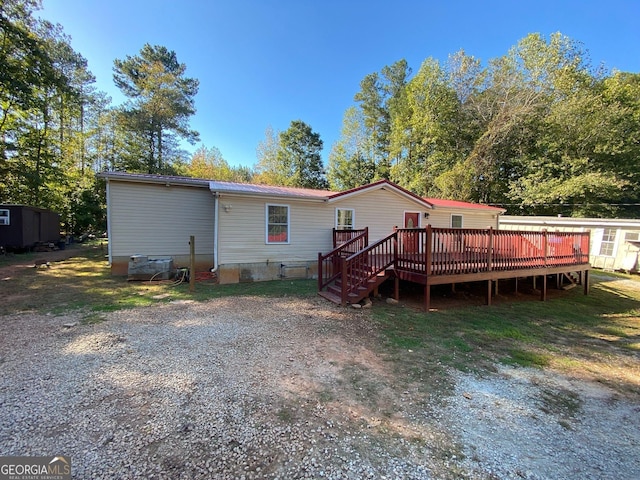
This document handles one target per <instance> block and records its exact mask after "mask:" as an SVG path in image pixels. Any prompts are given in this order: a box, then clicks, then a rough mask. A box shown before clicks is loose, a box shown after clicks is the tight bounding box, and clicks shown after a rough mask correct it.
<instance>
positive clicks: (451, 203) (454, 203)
mask: <svg viewBox="0 0 640 480" xmlns="http://www.w3.org/2000/svg"><path fill="white" fill-rule="evenodd" d="M425 200H426V201H427V202H429V203H430V204H431V205H433V206H434V207H445V208H470V209H474V210H491V211H494V212H503V211H505V210H504V208H498V207H491V206H489V205H483V204H481V203H471V202H462V201H460V200H446V199H443V198H425Z"/></svg>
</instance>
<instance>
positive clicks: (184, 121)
mask: <svg viewBox="0 0 640 480" xmlns="http://www.w3.org/2000/svg"><path fill="white" fill-rule="evenodd" d="M186 68H187V67H186V65H185V64H183V63H179V62H178V59H177V56H176V53H175V52H173V51H170V50H168V49H167V48H166V47H163V46H158V45H155V46H151V45H149V44H145V45H144V46H143V47H142V49H141V50H140V54H139V55H136V56H133V57H131V56H127V57H126V58H125V59H124V60H118V59H116V60H115V61H114V75H113V78H114V81H115V84H116V86H117V87H118V88H119V89H120V90H122V93H124V94H125V95H126V96H127V97H129V99H130V100H129V102H128V103H127V105H126V106H125V108H124V109H123V115H122V117H121V121H122V122H123V123H124V125H126V127H127V129H128V130H130V131H131V132H132V133H133V134H135V135H136V136H137V140H138V142H137V144H138V145H144V153H145V155H144V167H145V170H146V172H147V173H162V172H166V171H167V167H168V166H169V167H170V165H171V163H172V162H173V161H176V160H178V159H179V158H180V154H179V153H180V152H179V149H176V148H175V144H176V142H175V137H178V138H182V139H184V140H187V141H188V142H191V143H194V142H195V141H196V140H197V139H198V137H199V134H198V132H196V131H195V130H191V129H190V128H189V123H188V121H189V118H190V117H191V116H192V115H193V114H194V113H195V101H194V97H195V95H196V94H197V93H198V84H199V82H198V80H196V79H194V78H188V77H185V76H184V75H185V72H186ZM172 143H173V146H172Z"/></svg>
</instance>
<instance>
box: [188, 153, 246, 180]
mask: <svg viewBox="0 0 640 480" xmlns="http://www.w3.org/2000/svg"><path fill="white" fill-rule="evenodd" d="M184 174H185V175H186V176H189V177H195V178H207V179H211V180H221V181H227V182H240V183H242V182H245V183H246V182H249V181H250V180H251V176H252V172H251V169H249V168H246V167H231V166H230V165H229V163H228V162H227V161H226V160H225V159H224V157H223V156H222V153H221V152H220V150H218V149H217V148H216V147H212V148H206V147H200V148H199V149H198V150H196V151H195V153H194V154H193V156H192V157H191V162H190V163H189V164H188V165H186V166H185V171H184Z"/></svg>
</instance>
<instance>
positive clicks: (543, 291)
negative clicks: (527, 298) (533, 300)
mask: <svg viewBox="0 0 640 480" xmlns="http://www.w3.org/2000/svg"><path fill="white" fill-rule="evenodd" d="M540 300H542V301H543V302H546V301H547V276H546V275H542V289H541V290H540Z"/></svg>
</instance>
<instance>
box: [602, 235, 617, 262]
mask: <svg viewBox="0 0 640 480" xmlns="http://www.w3.org/2000/svg"><path fill="white" fill-rule="evenodd" d="M615 245H616V229H615V228H605V229H604V232H603V233H602V242H601V243H600V255H603V256H605V257H612V256H613V247H615Z"/></svg>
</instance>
